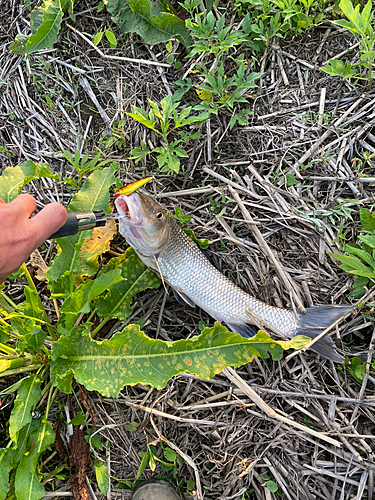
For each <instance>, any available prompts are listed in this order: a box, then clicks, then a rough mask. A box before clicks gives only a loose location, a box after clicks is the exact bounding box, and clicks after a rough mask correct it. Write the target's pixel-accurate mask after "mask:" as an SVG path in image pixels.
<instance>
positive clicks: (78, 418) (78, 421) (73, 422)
mask: <svg viewBox="0 0 375 500" xmlns="http://www.w3.org/2000/svg"><path fill="white" fill-rule="evenodd" d="M85 420H86V415H85V414H83V413H82V412H81V411H79V412H78V414H77V415H76V416H75V417H74V418H72V420H71V421H70V422H69V424H71V425H82V424H83V422H84V421H85Z"/></svg>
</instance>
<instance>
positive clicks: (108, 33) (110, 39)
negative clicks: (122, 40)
mask: <svg viewBox="0 0 375 500" xmlns="http://www.w3.org/2000/svg"><path fill="white" fill-rule="evenodd" d="M105 36H106V38H107V40H108V42H109V45H110V46H111V48H115V47H117V39H116V36H115V34H114V33H113V31H111V30H105Z"/></svg>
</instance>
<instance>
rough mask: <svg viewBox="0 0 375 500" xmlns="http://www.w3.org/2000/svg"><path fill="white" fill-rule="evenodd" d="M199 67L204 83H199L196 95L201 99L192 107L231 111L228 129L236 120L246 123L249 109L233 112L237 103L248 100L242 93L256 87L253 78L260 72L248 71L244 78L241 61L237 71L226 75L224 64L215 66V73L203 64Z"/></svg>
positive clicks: (257, 76) (213, 110) (243, 67)
mask: <svg viewBox="0 0 375 500" xmlns="http://www.w3.org/2000/svg"><path fill="white" fill-rule="evenodd" d="M199 66H200V67H201V71H202V75H203V76H204V78H205V83H204V84H201V85H199V89H200V90H197V93H198V96H199V98H200V99H201V101H202V104H199V105H197V106H195V107H194V109H196V110H208V111H210V112H212V113H214V114H216V115H217V114H218V111H219V110H220V109H227V110H229V111H231V112H232V111H233V115H232V117H231V119H230V122H229V125H230V129H232V128H233V127H234V125H235V124H236V122H237V121H238V122H239V124H240V125H247V124H248V117H249V116H250V115H251V114H252V113H251V111H250V110H248V109H245V110H242V111H239V112H238V113H234V111H235V105H236V104H238V103H248V100H247V99H246V98H245V97H244V96H243V94H244V93H245V92H246V90H248V89H253V88H256V87H257V85H256V83H254V80H256V79H258V78H260V77H261V75H262V74H261V73H250V74H249V75H248V76H247V77H246V78H244V75H245V65H244V63H241V64H240V65H239V67H238V70H237V73H236V74H235V75H234V76H232V77H228V75H227V74H225V73H224V65H223V64H222V63H221V64H220V65H219V67H218V68H217V73H216V74H215V73H214V72H212V71H208V70H207V69H206V67H205V66H204V65H203V64H200V65H199Z"/></svg>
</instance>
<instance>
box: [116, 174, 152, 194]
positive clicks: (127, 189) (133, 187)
mask: <svg viewBox="0 0 375 500" xmlns="http://www.w3.org/2000/svg"><path fill="white" fill-rule="evenodd" d="M151 180H152V177H145V178H144V179H140V180H139V181H134V182H131V183H130V184H127V185H126V186H124V187H122V188H120V189H118V190H117V191H116V192H115V194H114V196H115V198H118V197H119V196H120V195H122V194H124V195H125V196H129V194H132V193H134V191H137V189H139V188H140V187H142V186H144V185H145V184H147V182H150V181H151Z"/></svg>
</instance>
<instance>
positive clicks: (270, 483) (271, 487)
mask: <svg viewBox="0 0 375 500" xmlns="http://www.w3.org/2000/svg"><path fill="white" fill-rule="evenodd" d="M266 486H267V489H268V490H269V491H270V492H271V493H276V491H277V490H278V489H279V487H278V486H277V483H276V482H275V481H271V480H270V481H267V482H266Z"/></svg>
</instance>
